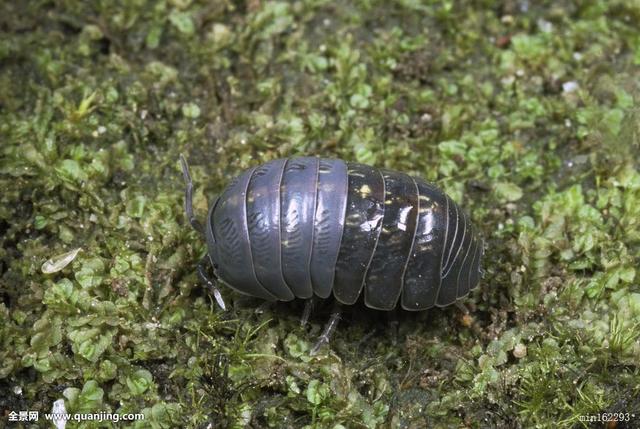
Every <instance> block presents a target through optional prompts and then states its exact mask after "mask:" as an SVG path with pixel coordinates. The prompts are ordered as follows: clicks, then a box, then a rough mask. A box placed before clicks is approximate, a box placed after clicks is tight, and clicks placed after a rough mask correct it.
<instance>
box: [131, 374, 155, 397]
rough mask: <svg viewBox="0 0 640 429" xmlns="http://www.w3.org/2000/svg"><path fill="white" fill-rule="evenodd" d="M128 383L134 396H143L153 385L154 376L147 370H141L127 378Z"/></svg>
mask: <svg viewBox="0 0 640 429" xmlns="http://www.w3.org/2000/svg"><path fill="white" fill-rule="evenodd" d="M126 383H127V387H128V388H129V391H130V392H131V394H132V395H134V396H137V395H141V394H143V393H144V392H145V391H146V390H147V389H148V388H149V386H151V384H152V383H153V376H152V375H151V373H150V372H149V371H147V370H146V369H139V370H137V371H136V372H135V373H133V374H132V375H130V376H129V377H127V380H126Z"/></svg>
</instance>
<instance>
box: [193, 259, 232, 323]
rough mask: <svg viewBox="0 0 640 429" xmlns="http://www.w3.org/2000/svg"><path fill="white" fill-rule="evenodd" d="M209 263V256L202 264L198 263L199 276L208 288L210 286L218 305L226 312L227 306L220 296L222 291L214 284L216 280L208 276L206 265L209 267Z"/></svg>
mask: <svg viewBox="0 0 640 429" xmlns="http://www.w3.org/2000/svg"><path fill="white" fill-rule="evenodd" d="M208 262H209V255H206V256H205V257H204V258H202V259H201V260H200V262H199V263H198V275H199V276H200V278H201V279H202V281H203V282H204V283H205V284H206V285H207V286H209V289H211V292H212V293H213V297H214V298H215V299H216V302H217V303H218V305H219V306H220V308H221V309H222V310H223V311H226V310H227V307H226V305H224V300H223V299H222V295H220V291H219V290H218V288H217V287H216V286H215V284H214V283H213V282H214V280H213V279H211V278H209V276H207V272H206V265H207V263H208Z"/></svg>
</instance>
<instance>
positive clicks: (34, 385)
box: [0, 0, 640, 428]
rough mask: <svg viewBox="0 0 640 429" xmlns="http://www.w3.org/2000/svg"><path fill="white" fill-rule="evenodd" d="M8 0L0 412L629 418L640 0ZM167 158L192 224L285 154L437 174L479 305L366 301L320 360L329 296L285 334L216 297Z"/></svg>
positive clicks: (365, 419)
mask: <svg viewBox="0 0 640 429" xmlns="http://www.w3.org/2000/svg"><path fill="white" fill-rule="evenodd" d="M14 3H15V4H14ZM0 8H1V12H2V13H1V16H11V17H13V18H12V19H11V20H9V21H6V22H5V25H3V26H2V37H0V61H2V64H3V66H2V69H1V70H0V100H2V109H0V139H1V140H2V145H1V147H0V154H1V155H0V186H1V187H2V193H1V194H0V232H1V233H0V240H1V242H2V245H1V246H0V393H1V394H0V416H6V415H7V414H8V412H9V411H11V410H15V411H19V410H38V411H40V413H41V414H40V415H41V416H42V413H44V412H49V411H50V410H51V408H52V405H53V402H54V401H56V400H58V399H64V400H65V405H66V408H67V410H68V411H70V412H98V411H108V412H118V413H143V414H144V415H145V420H144V421H141V422H140V421H139V422H136V423H132V424H131V425H130V426H132V427H149V426H151V427H155V428H164V427H177V426H187V427H204V426H207V425H209V424H210V425H211V426H213V427H246V426H248V425H251V426H254V427H278V428H279V427H292V428H297V427H313V428H324V427H327V428H342V427H344V428H352V427H357V428H359V427H368V428H374V427H388V426H391V427H423V426H428V427H437V428H439V427H474V428H475V427H477V428H481V427H508V426H509V427H510V426H513V425H514V424H516V423H514V422H517V424H519V425H520V426H522V427H540V428H546V427H588V424H587V423H584V422H583V421H581V418H580V417H581V416H585V415H595V414H597V413H600V412H605V411H607V412H629V413H632V414H633V413H635V417H634V419H635V420H634V421H638V420H639V419H640V402H639V401H638V400H637V398H638V397H640V391H638V386H639V385H640V367H639V364H638V359H637V356H639V355H640V342H639V337H638V332H640V325H639V324H638V320H640V283H639V281H640V274H639V273H638V266H640V265H639V264H638V262H639V260H640V246H639V244H640V224H639V221H638V219H640V171H639V169H638V163H637V161H636V160H637V159H638V156H639V155H640V140H639V135H640V131H639V130H640V125H639V124H640V116H639V114H638V112H639V110H638V108H637V103H638V97H639V94H640V88H639V86H638V73H639V72H640V70H639V69H638V66H639V61H638V58H639V57H638V55H639V54H638V53H639V52H640V51H639V49H638V46H639V43H638V42H639V40H640V37H639V35H638V34H639V33H638V31H637V29H636V26H635V25H634V24H635V22H637V21H638V19H640V9H639V8H638V5H637V3H634V2H633V1H612V2H610V1H604V0H601V1H592V2H588V3H585V2H560V3H557V4H555V3H554V4H548V5H543V4H538V3H534V2H511V1H504V2H481V3H478V2H468V1H462V2H426V3H425V2H416V1H407V0H403V1H398V2H391V3H390V2H382V1H377V0H372V1H355V2H327V1H322V0H321V1H318V0H303V1H298V2H292V3H289V2H272V1H263V2H253V1H252V2H246V3H238V4H231V3H227V2H218V3H211V2H204V1H197V0H196V1H190V0H181V1H164V0H160V1H157V2H156V1H154V2H151V1H145V0H142V1H126V2H123V3H121V4H119V5H118V7H115V6H114V5H112V4H110V3H108V2H71V1H61V2H56V3H55V4H46V5H43V4H41V3H20V2H18V3H16V2H13V3H12V2H5V3H3V4H2V6H0ZM180 153H186V154H188V158H189V159H190V161H191V164H192V174H193V177H194V181H195V182H196V184H197V188H196V191H195V195H194V199H195V201H194V204H195V208H196V211H197V213H198V215H199V216H200V217H203V216H204V214H205V213H206V210H207V205H208V203H210V202H211V201H212V199H213V197H214V196H215V194H216V193H218V192H220V191H221V190H222V189H223V188H224V187H225V185H226V184H227V183H228V182H229V180H230V179H231V178H232V177H233V176H235V175H236V174H237V173H238V172H240V171H241V170H242V169H244V168H246V167H248V166H250V165H255V164H257V163H259V162H263V161H267V160H270V159H274V158H277V157H286V156H293V155H299V154H307V155H322V156H330V157H341V158H345V159H349V160H356V161H360V162H366V163H369V164H373V165H376V166H380V167H387V168H393V169H397V170H402V171H407V172H409V173H412V174H416V175H419V176H422V177H424V178H426V179H428V180H432V181H435V182H437V183H438V184H439V185H441V186H442V187H443V188H444V189H445V190H446V191H447V192H448V193H449V194H450V195H451V196H452V197H453V198H454V199H455V200H456V201H458V202H460V203H461V204H462V205H463V206H464V207H465V208H466V209H467V210H468V211H469V212H470V214H471V216H472V218H473V220H474V223H475V224H476V225H477V226H478V227H479V229H480V231H481V233H482V235H483V236H484V238H485V240H486V242H487V249H486V258H485V270H486V275H485V277H484V279H483V281H482V283H481V286H480V288H479V289H478V290H476V291H474V292H473V293H472V295H471V297H470V299H469V300H468V302H467V305H468V306H469V307H470V309H471V313H470V315H468V316H462V315H461V314H459V312H458V310H456V309H446V310H433V311H429V312H428V313H426V314H420V315H407V314H402V315H401V323H400V329H399V332H397V333H396V332H395V330H394V329H393V325H391V324H389V323H387V322H386V321H384V320H383V318H380V317H378V315H377V314H371V313H367V312H363V311H362V309H358V310H356V311H354V313H353V314H351V315H348V316H347V320H348V323H343V324H342V325H341V326H340V328H339V329H338V332H337V333H336V335H335V338H334V339H333V340H332V342H331V344H330V346H329V347H327V348H325V349H323V351H322V353H320V354H319V355H318V356H310V354H309V350H310V348H311V346H312V344H313V342H314V340H315V338H316V337H317V335H318V333H319V330H320V329H321V325H322V324H323V322H324V319H325V316H326V314H325V313H326V309H323V308H322V307H321V308H320V309H319V310H318V312H317V314H316V315H314V316H313V317H312V320H311V327H310V328H309V329H302V328H300V327H299V321H298V320H299V315H300V313H301V311H302V309H301V306H299V305H296V304H293V305H292V306H286V305H279V306H271V307H268V306H267V307H259V304H260V303H259V302H257V301H256V300H248V301H247V300H246V299H243V298H242V297H240V296H238V295H236V294H234V293H233V292H231V291H230V290H229V289H226V288H224V289H223V291H222V293H223V294H224V297H225V300H226V301H227V302H228V303H229V304H230V307H231V310H230V312H228V313H221V312H219V310H218V309H217V306H216V304H215V302H214V300H213V299H212V298H211V297H210V296H208V294H207V293H206V291H205V290H204V288H203V287H202V285H201V284H200V283H199V280H198V278H197V276H196V274H195V264H196V263H197V261H198V260H199V259H200V257H201V256H202V255H203V254H204V252H205V244H204V243H203V242H202V240H201V239H200V237H198V236H197V234H196V233H194V232H193V231H192V230H191V228H189V226H188V224H187V222H186V220H185V218H184V214H183V208H182V204H183V202H182V198H183V184H182V178H181V173H180V169H179V164H178V155H179V154H180ZM77 249H81V251H79V252H77ZM47 261H48V262H47ZM45 262H47V264H45ZM43 264H44V265H43ZM0 418H6V417H0ZM0 426H2V424H0ZM71 426H74V427H105V426H106V427H109V426H113V427H115V426H116V425H110V424H108V423H102V424H98V423H96V422H83V423H80V424H77V423H69V426H68V427H71Z"/></svg>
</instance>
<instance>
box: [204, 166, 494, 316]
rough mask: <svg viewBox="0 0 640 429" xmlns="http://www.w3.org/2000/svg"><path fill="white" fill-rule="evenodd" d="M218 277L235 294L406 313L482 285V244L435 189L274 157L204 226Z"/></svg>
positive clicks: (371, 171)
mask: <svg viewBox="0 0 640 429" xmlns="http://www.w3.org/2000/svg"><path fill="white" fill-rule="evenodd" d="M206 227H207V243H208V247H209V254H210V256H211V259H212V261H213V263H214V266H215V268H216V273H217V275H218V276H219V277H220V278H221V279H222V280H223V281H225V282H226V283H227V284H228V285H229V286H231V287H232V288H233V289H235V290H237V291H238V292H241V293H244V294H247V295H251V296H255V297H259V298H263V299H267V300H280V301H289V300H292V299H294V298H311V297H312V296H313V295H314V294H315V295H317V296H319V297H321V298H327V297H328V296H329V295H330V294H331V292H333V295H334V297H335V298H336V300H338V301H339V302H341V303H343V304H353V303H355V302H356V301H357V299H358V297H359V296H360V294H361V293H364V302H365V305H366V306H367V307H370V308H374V309H379V310H391V309H393V308H394V307H396V305H397V304H398V302H400V304H401V305H402V308H404V309H406V310H425V309H428V308H430V307H433V306H434V305H435V306H445V305H449V304H452V303H453V302H454V301H455V300H456V299H459V298H461V297H463V296H465V295H467V293H469V291H470V290H471V289H473V288H474V287H476V285H477V283H478V280H479V277H480V276H479V273H480V261H481V257H482V253H483V243H482V240H481V239H480V237H478V235H477V233H476V231H475V229H474V228H473V226H472V225H471V222H470V221H469V219H468V217H467V215H465V214H464V212H463V211H462V210H460V209H459V208H458V206H457V205H456V204H455V203H454V202H453V201H452V200H451V199H450V198H449V197H448V196H447V195H446V194H444V193H443V192H442V191H441V190H439V189H438V188H436V187H435V186H434V185H432V184H429V183H427V182H425V181H423V180H421V179H418V178H414V177H411V176H408V175H406V174H404V173H400V172H395V171H388V170H381V169H377V168H374V167H370V166H368V165H364V164H358V163H351V162H345V161H341V160H337V159H321V158H310V157H307V158H291V159H278V160H275V161H271V162H268V163H266V164H263V165H260V166H257V167H253V168H251V169H249V170H247V171H245V172H244V173H242V174H241V175H240V176H238V177H237V178H236V179H234V180H233V182H232V183H230V184H229V186H228V187H227V188H226V189H225V190H224V192H223V193H222V195H221V196H220V198H219V199H218V200H217V201H216V203H215V204H214V205H213V206H212V207H211V209H210V211H209V217H208V221H207V225H206Z"/></svg>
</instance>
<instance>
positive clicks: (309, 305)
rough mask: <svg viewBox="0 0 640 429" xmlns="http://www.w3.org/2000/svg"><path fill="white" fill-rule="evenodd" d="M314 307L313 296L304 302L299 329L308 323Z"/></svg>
mask: <svg viewBox="0 0 640 429" xmlns="http://www.w3.org/2000/svg"><path fill="white" fill-rule="evenodd" d="M314 306H315V296H312V297H311V298H309V299H308V300H306V301H305V302H304V311H303V312H302V318H301V319H300V327H301V328H304V327H305V326H306V325H307V322H309V317H310V316H311V312H313V307H314Z"/></svg>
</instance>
